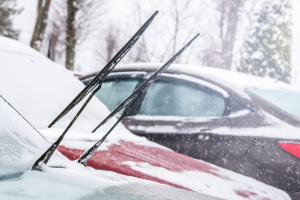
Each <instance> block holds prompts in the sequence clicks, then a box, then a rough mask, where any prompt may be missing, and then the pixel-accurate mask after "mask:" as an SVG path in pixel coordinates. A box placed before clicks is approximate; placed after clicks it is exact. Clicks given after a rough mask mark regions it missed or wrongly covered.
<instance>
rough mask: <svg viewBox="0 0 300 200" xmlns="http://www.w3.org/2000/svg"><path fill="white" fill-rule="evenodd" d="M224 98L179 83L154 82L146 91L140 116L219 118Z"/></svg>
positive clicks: (223, 105) (222, 109) (222, 110)
mask: <svg viewBox="0 0 300 200" xmlns="http://www.w3.org/2000/svg"><path fill="white" fill-rule="evenodd" d="M224 108H225V101H224V98H223V97H221V96H220V95H217V94H216V93H214V92H209V91H208V90H205V89H201V88H199V87H193V86H192V85H189V84H181V83H179V82H165V81H156V82H154V83H153V84H152V85H151V86H150V87H149V89H148V91H147V94H146V96H145V99H144V101H143V103H142V106H141V110H140V113H139V114H140V115H150V116H181V117H221V116H222V114H223V112H224Z"/></svg>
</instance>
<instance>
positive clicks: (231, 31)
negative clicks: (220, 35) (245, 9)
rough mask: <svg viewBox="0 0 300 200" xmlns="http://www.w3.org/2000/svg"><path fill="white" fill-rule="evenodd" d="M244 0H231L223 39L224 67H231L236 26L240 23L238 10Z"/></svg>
mask: <svg viewBox="0 0 300 200" xmlns="http://www.w3.org/2000/svg"><path fill="white" fill-rule="evenodd" d="M241 1H242V0H232V1H229V2H228V3H229V4H230V5H229V12H228V18H227V32H226V35H225V38H224V39H223V41H222V54H223V59H224V63H223V64H224V66H223V67H224V68H225V69H230V67H231V63H232V50H233V46H234V41H235V34H236V27H237V23H238V14H239V13H238V12H239V9H240V7H241V4H242V3H241Z"/></svg>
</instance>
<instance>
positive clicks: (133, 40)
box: [48, 11, 158, 128]
mask: <svg viewBox="0 0 300 200" xmlns="http://www.w3.org/2000/svg"><path fill="white" fill-rule="evenodd" d="M157 14H158V11H155V12H154V14H153V15H152V16H151V17H150V18H149V19H148V20H147V21H146V22H145V23H144V24H143V25H142V27H141V28H140V29H139V30H138V31H137V32H136V33H135V34H134V35H133V36H132V37H131V39H130V40H129V41H128V42H127V43H126V44H125V45H124V46H123V47H122V49H121V50H120V51H119V52H118V53H117V54H116V55H115V56H114V57H113V58H112V59H111V60H110V61H109V62H108V63H107V65H106V66H105V67H104V68H103V69H102V70H101V71H99V72H98V74H97V75H96V76H95V77H94V79H93V80H92V81H91V82H90V83H89V84H88V85H87V86H86V87H85V88H84V89H83V90H82V91H81V92H80V93H79V94H78V95H77V96H76V97H75V98H74V99H73V100H72V101H71V103H69V105H68V106H67V107H66V108H65V109H64V110H63V111H62V112H61V113H60V114H59V115H58V116H57V117H56V118H55V119H54V120H53V121H52V122H51V123H50V125H49V126H48V127H49V128H51V127H52V126H53V125H54V124H55V123H56V122H57V121H59V120H60V119H61V118H62V117H64V116H65V115H66V114H67V113H68V112H69V111H70V110H72V109H73V108H74V107H75V106H76V105H77V104H78V103H79V102H80V101H81V100H82V99H84V98H85V97H86V96H87V95H88V94H89V93H90V92H91V91H92V90H93V89H95V87H96V86H97V85H98V84H99V83H100V82H102V81H103V79H104V78H105V77H106V76H107V75H108V74H109V73H110V72H111V71H112V70H113V69H114V68H115V66H116V65H117V64H118V63H119V62H120V60H121V59H122V58H123V57H124V56H125V55H126V53H127V52H128V51H129V50H130V49H131V47H132V46H133V45H134V44H135V43H136V41H137V40H138V39H139V38H140V36H141V35H142V34H143V33H144V31H145V30H146V29H147V28H148V26H149V25H150V24H151V22H152V21H153V19H154V18H155V17H156V15H157Z"/></svg>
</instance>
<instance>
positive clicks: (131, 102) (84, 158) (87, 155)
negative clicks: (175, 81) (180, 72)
mask: <svg viewBox="0 0 300 200" xmlns="http://www.w3.org/2000/svg"><path fill="white" fill-rule="evenodd" d="M198 36H199V34H197V35H196V36H195V37H194V38H193V39H192V40H191V41H190V42H189V43H187V44H186V45H185V46H184V47H183V48H182V49H181V50H180V51H179V52H178V53H177V54H175V55H174V56H173V57H172V58H171V59H170V60H169V61H168V62H167V63H166V64H164V65H163V66H162V67H161V68H160V69H158V70H157V71H156V72H155V73H154V74H153V75H151V76H150V78H149V79H147V80H146V81H145V82H144V83H143V84H142V85H141V86H140V87H139V88H138V89H136V90H135V91H134V92H133V93H132V94H131V95H130V96H129V97H128V98H127V99H126V100H125V101H123V102H122V103H121V104H120V105H119V106H118V107H117V108H116V109H115V110H114V111H113V112H112V113H111V114H110V115H109V116H108V117H107V118H106V119H107V120H108V119H110V118H111V117H112V116H113V115H114V114H115V113H116V112H118V111H120V110H121V109H122V108H123V107H125V106H126V105H128V104H129V105H128V106H127V107H126V108H125V110H124V112H123V114H122V115H121V117H120V118H119V119H118V120H117V122H116V123H115V124H114V125H113V126H112V127H111V129H110V130H109V131H108V132H107V133H106V134H105V135H104V136H103V137H102V138H101V139H100V140H99V141H98V142H96V144H94V145H93V146H92V147H91V148H90V149H88V150H87V151H85V152H84V153H83V154H82V155H81V156H80V158H79V159H78V161H77V162H78V163H81V164H83V165H84V166H86V163H87V161H88V160H89V159H90V158H91V157H92V156H93V154H94V153H95V151H96V150H97V149H98V148H99V146H100V145H101V144H102V143H103V142H104V140H105V139H106V138H107V136H108V135H109V134H110V133H111V132H112V130H113V129H114V128H115V127H116V126H117V125H118V124H119V123H120V121H121V120H122V119H123V117H125V116H126V115H127V114H128V113H129V112H130V111H131V109H132V106H133V105H134V103H135V102H136V101H137V100H138V99H139V98H140V97H141V96H142V94H143V92H145V91H146V90H147V88H148V87H149V85H150V84H151V83H153V82H154V81H155V80H156V79H157V77H158V76H159V75H160V74H162V73H163V72H164V71H165V70H166V69H167V68H168V67H169V66H170V65H171V64H172V63H173V62H174V61H175V60H176V58H177V57H178V56H180V55H181V54H182V53H183V52H184V51H185V49H186V48H187V47H189V46H190V45H191V43H192V42H193V41H194V40H195V39H196V38H197V37H198ZM107 120H106V121H107ZM102 124H103V123H101V124H100V125H102ZM100 125H99V126H100ZM99 126H98V127H99ZM98 127H97V128H98ZM97 128H96V129H95V130H94V131H93V132H95V131H96V130H97Z"/></svg>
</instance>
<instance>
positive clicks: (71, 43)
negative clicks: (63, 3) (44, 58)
mask: <svg viewBox="0 0 300 200" xmlns="http://www.w3.org/2000/svg"><path fill="white" fill-rule="evenodd" d="M74 3H76V0H68V1H67V6H68V16H67V23H66V24H67V33H66V34H67V36H66V68H67V69H69V70H74V58H75V46H76V33H75V32H76V30H75V25H74V22H75V15H76V12H77V10H78V8H77V7H76V6H75V4H74Z"/></svg>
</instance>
